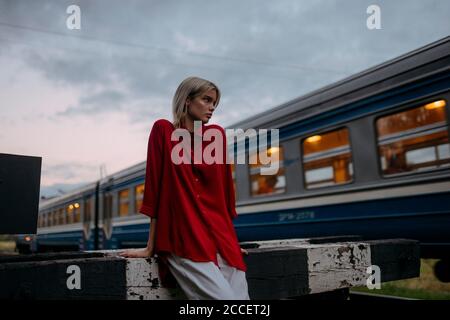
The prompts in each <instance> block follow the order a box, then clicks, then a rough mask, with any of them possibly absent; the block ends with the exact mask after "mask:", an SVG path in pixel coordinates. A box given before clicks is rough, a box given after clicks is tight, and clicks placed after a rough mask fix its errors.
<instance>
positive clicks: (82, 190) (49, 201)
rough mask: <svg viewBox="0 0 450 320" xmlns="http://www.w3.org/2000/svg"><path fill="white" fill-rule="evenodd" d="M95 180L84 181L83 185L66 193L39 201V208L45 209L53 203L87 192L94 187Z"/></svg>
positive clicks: (68, 199)
mask: <svg viewBox="0 0 450 320" xmlns="http://www.w3.org/2000/svg"><path fill="white" fill-rule="evenodd" d="M95 185H96V182H90V183H86V184H85V185H83V186H81V187H78V188H76V189H74V190H71V191H69V192H67V193H66V194H63V195H60V196H57V197H54V198H50V199H46V200H40V201H39V209H45V208H48V207H52V206H53V205H55V204H59V203H61V202H66V201H70V200H71V199H74V198H77V197H79V196H81V195H82V194H85V193H89V192H91V191H93V190H94V189H95Z"/></svg>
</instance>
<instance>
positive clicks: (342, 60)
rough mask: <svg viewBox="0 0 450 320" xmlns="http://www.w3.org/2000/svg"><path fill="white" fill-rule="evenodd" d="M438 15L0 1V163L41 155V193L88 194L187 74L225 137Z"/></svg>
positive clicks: (391, 50) (442, 3)
mask: <svg viewBox="0 0 450 320" xmlns="http://www.w3.org/2000/svg"><path fill="white" fill-rule="evenodd" d="M72 4H76V5H78V6H79V7H80V9H81V29H80V30H70V29H68V28H67V26H66V20H67V18H68V17H69V14H67V13H66V9H67V7H68V6H69V5H72ZM372 4H376V5H378V6H379V7H380V8H381V29H380V30H369V29H368V28H367V26H366V20H367V18H368V16H369V14H367V13H366V10H367V7H368V6H369V5H372ZM449 13H450V1H448V0H435V1H433V0H428V1H423V0H396V1H366V0H345V1H344V0H323V1H320V0H296V1H295V0H285V1H273V0H272V1H265V0H239V1H238V0H223V1H206V0H204V1H197V0H195V1H194V0H184V1H181V0H179V1H168V0H165V1H144V0H143V1H112V0H89V1H75V0H72V1H64V0H58V1H57V0H55V1H42V0H30V1H24V0H11V1H7V0H0V71H1V72H0V104H1V105H0V152H1V153H12V154H23V155H33V156H40V157H42V158H43V167H42V178H41V182H42V187H43V188H42V193H43V194H45V193H46V192H50V191H51V190H54V188H55V187H56V186H58V187H59V186H61V185H77V184H80V183H86V182H91V181H94V180H96V179H98V178H99V176H100V169H99V168H100V165H102V164H104V165H105V166H106V171H107V173H108V174H111V173H114V172H115V171H118V170H121V169H124V168H126V167H128V166H131V165H133V164H136V163H138V162H141V161H144V160H145V156H146V152H147V150H146V148H147V139H148V135H149V132H150V129H151V127H152V125H153V122H154V121H155V120H157V119H159V118H166V119H169V120H171V100H172V96H173V94H174V92H175V90H176V88H177V86H178V84H179V83H180V82H181V81H182V80H183V79H184V78H186V77H188V76H192V75H195V76H200V77H203V78H206V79H209V80H212V81H213V82H215V83H216V84H217V85H218V86H219V87H220V88H221V90H222V99H221V102H220V105H219V108H218V109H217V110H216V112H215V114H214V116H213V118H212V120H211V123H218V124H220V125H222V126H224V127H226V126H229V125H232V124H233V123H234V122H237V121H238V120H242V119H244V118H246V117H248V116H251V115H254V114H256V113H259V112H262V111H264V110H267V109H269V108H273V107H275V106H277V105H279V104H281V103H283V102H285V101H287V100H290V99H293V98H295V97H298V96H300V95H303V94H305V93H308V92H309V91H312V90H315V89H318V88H320V87H322V86H325V85H327V84H330V83H333V82H335V81H338V80H340V79H342V78H344V77H347V76H350V75H352V74H354V73H356V72H359V71H362V70H364V69H367V68H369V67H371V66H373V65H376V64H379V63H382V62H384V61H386V60H388V59H391V58H394V57H396V56H398V55H401V54H403V53H406V52H408V51H411V50H414V49H416V48H418V47H421V46H423V45H426V44H428V43H430V42H433V41H436V40H438V39H441V38H443V37H445V36H448V35H449V33H450V19H448V14H449ZM52 188H53V189H52Z"/></svg>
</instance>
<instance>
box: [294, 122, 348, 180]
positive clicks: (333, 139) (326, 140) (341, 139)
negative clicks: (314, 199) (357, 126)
mask: <svg viewBox="0 0 450 320" xmlns="http://www.w3.org/2000/svg"><path fill="white" fill-rule="evenodd" d="M302 145H303V172H304V180H305V187H306V188H307V189H313V188H320V187H327V186H333V185H337V184H342V183H349V182H351V181H352V180H353V164H352V157H351V151H350V141H349V135H348V129H347V128H343V129H339V130H335V131H331V132H327V133H324V134H320V135H313V136H310V137H308V138H306V139H305V140H303V143H302Z"/></svg>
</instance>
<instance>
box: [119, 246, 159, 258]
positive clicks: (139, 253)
mask: <svg viewBox="0 0 450 320" xmlns="http://www.w3.org/2000/svg"><path fill="white" fill-rule="evenodd" d="M153 251H154V250H153V247H146V248H144V249H130V250H125V251H122V252H121V253H120V254H119V256H121V257H124V258H150V257H152V256H153V253H154V252H153Z"/></svg>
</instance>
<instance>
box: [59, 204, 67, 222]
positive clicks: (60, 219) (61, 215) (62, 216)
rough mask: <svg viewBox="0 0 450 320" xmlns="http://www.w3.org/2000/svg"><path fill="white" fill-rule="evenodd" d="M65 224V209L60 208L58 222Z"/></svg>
mask: <svg viewBox="0 0 450 320" xmlns="http://www.w3.org/2000/svg"><path fill="white" fill-rule="evenodd" d="M65 223H66V219H65V213H64V208H60V209H59V210H58V222H57V224H65Z"/></svg>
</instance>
